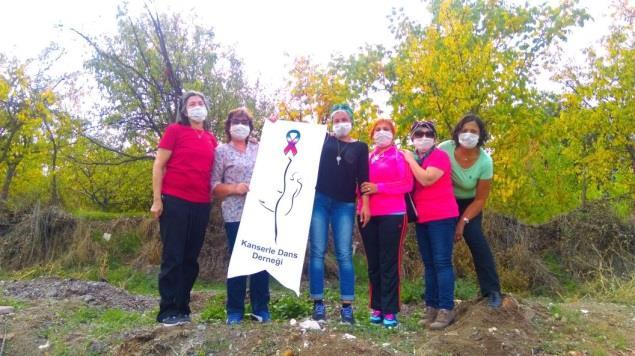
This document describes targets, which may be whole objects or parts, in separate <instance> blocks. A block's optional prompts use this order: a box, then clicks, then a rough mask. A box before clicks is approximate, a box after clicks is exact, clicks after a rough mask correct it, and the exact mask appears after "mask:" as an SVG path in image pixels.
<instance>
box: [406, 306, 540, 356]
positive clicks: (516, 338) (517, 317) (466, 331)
mask: <svg viewBox="0 0 635 356" xmlns="http://www.w3.org/2000/svg"><path fill="white" fill-rule="evenodd" d="M456 312H457V318H456V321H455V323H454V324H452V325H450V326H449V327H448V328H447V329H445V330H443V331H439V332H430V333H429V336H430V339H429V341H428V342H427V343H426V344H425V345H424V346H423V347H422V348H420V349H419V350H418V352H417V354H419V353H421V354H424V355H428V354H451V355H502V354H505V355H507V354H515V355H533V354H535V353H539V352H540V347H539V345H540V344H541V342H540V340H539V335H538V331H537V327H538V326H537V324H536V322H537V321H538V320H539V319H543V320H544V319H545V318H546V317H547V311H546V310H544V308H543V307H541V306H538V305H523V304H521V303H519V302H518V301H517V300H516V299H515V298H513V297H512V296H509V295H508V296H505V298H504V299H503V306H502V307H501V308H500V310H496V311H494V310H492V309H490V308H489V307H488V306H487V301H486V300H484V299H481V300H476V301H468V302H462V303H459V304H458V306H457V308H456Z"/></svg>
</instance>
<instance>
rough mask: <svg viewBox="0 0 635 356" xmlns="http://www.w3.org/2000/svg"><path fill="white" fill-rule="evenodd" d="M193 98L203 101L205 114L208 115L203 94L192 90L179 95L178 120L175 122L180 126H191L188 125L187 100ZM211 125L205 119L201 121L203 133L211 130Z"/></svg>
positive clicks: (207, 107)
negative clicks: (196, 97)
mask: <svg viewBox="0 0 635 356" xmlns="http://www.w3.org/2000/svg"><path fill="white" fill-rule="evenodd" d="M193 96H198V97H199V98H201V99H203V103H205V108H206V109H207V112H208V113H209V106H208V105H207V98H205V94H203V93H201V92H198V91H194V90H188V91H186V92H185V93H183V95H181V100H179V108H178V113H177V115H178V120H177V122H178V123H179V124H181V125H185V126H191V125H190V118H189V117H188V116H187V105H186V104H187V100H188V99H189V98H191V97H193ZM211 128H212V127H211V125H210V123H209V121H208V120H207V119H205V120H204V121H203V129H204V130H205V131H210V130H211Z"/></svg>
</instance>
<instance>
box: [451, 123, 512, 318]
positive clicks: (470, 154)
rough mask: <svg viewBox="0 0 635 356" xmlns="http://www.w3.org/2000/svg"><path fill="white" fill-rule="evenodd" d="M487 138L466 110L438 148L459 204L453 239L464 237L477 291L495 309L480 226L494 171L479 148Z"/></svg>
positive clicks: (491, 265)
mask: <svg viewBox="0 0 635 356" xmlns="http://www.w3.org/2000/svg"><path fill="white" fill-rule="evenodd" d="M488 138H489V134H488V133H487V130H486V128H485V124H484V123H483V121H482V120H481V119H480V118H479V117H478V116H476V115H474V114H468V115H466V116H465V117H463V118H462V119H461V121H459V122H458V123H457V124H456V126H455V127H454V131H453V132H452V140H448V141H445V142H443V143H441V144H440V145H439V148H440V149H442V150H444V151H446V152H447V153H448V155H449V156H450V161H451V163H452V183H453V185H454V195H455V197H456V202H457V203H458V205H459V221H458V223H457V225H456V234H455V241H459V240H460V239H461V237H463V238H464V239H465V242H466V243H467V246H468V247H469V249H470V252H471V253H472V259H473V261H474V268H475V269H476V275H477V277H478V282H479V285H480V288H481V295H483V296H484V297H488V304H489V306H490V307H492V308H494V309H498V308H499V307H500V306H501V303H502V297H501V292H500V290H501V289H500V282H499V279H498V273H497V272H496V263H495V262H494V256H493V255H492V250H491V249H490V247H489V244H488V243H487V240H486V239H485V235H484V234H483V227H482V219H483V214H482V210H483V207H484V206H485V202H486V201H487V197H488V196H489V192H490V189H491V187H492V177H493V175H494V164H493V161H492V158H491V157H490V155H489V154H487V152H485V150H484V149H483V145H484V144H485V142H486V141H487V139H488Z"/></svg>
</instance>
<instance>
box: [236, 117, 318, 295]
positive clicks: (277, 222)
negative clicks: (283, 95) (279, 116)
mask: <svg viewBox="0 0 635 356" xmlns="http://www.w3.org/2000/svg"><path fill="white" fill-rule="evenodd" d="M325 135H326V127H325V126H324V125H314V124H308V123H302V122H293V121H281V120H279V121H278V122H276V123H271V122H269V121H266V122H265V125H264V128H263V130H262V139H261V141H260V147H259V149H258V157H257V158H256V165H255V167H254V172H253V175H252V177H251V182H250V184H249V193H247V197H246V201H245V208H244V210H243V214H242V217H241V220H240V228H239V229H238V236H237V237H236V243H235V244H234V251H233V253H232V256H231V260H230V262H229V270H228V271H227V278H231V277H236V276H243V275H249V274H253V273H257V272H260V271H263V270H267V271H268V272H269V274H271V276H272V277H274V278H275V279H277V280H278V281H279V282H280V283H281V284H282V285H283V286H285V287H287V288H289V289H291V290H293V291H295V293H296V294H297V295H300V279H301V277H302V266H303V264H304V253H305V251H306V243H307V239H308V236H309V226H310V224H311V213H312V211H313V198H314V196H315V184H316V182H317V173H318V168H319V163H320V155H321V152H322V145H323V144H324V137H325Z"/></svg>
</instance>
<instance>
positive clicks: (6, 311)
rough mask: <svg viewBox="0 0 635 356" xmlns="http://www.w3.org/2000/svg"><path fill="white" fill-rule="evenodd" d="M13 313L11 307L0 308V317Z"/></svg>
mask: <svg viewBox="0 0 635 356" xmlns="http://www.w3.org/2000/svg"><path fill="white" fill-rule="evenodd" d="M14 311H15V309H14V308H13V307H9V306H0V315H5V314H11V313H13V312H14Z"/></svg>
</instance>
